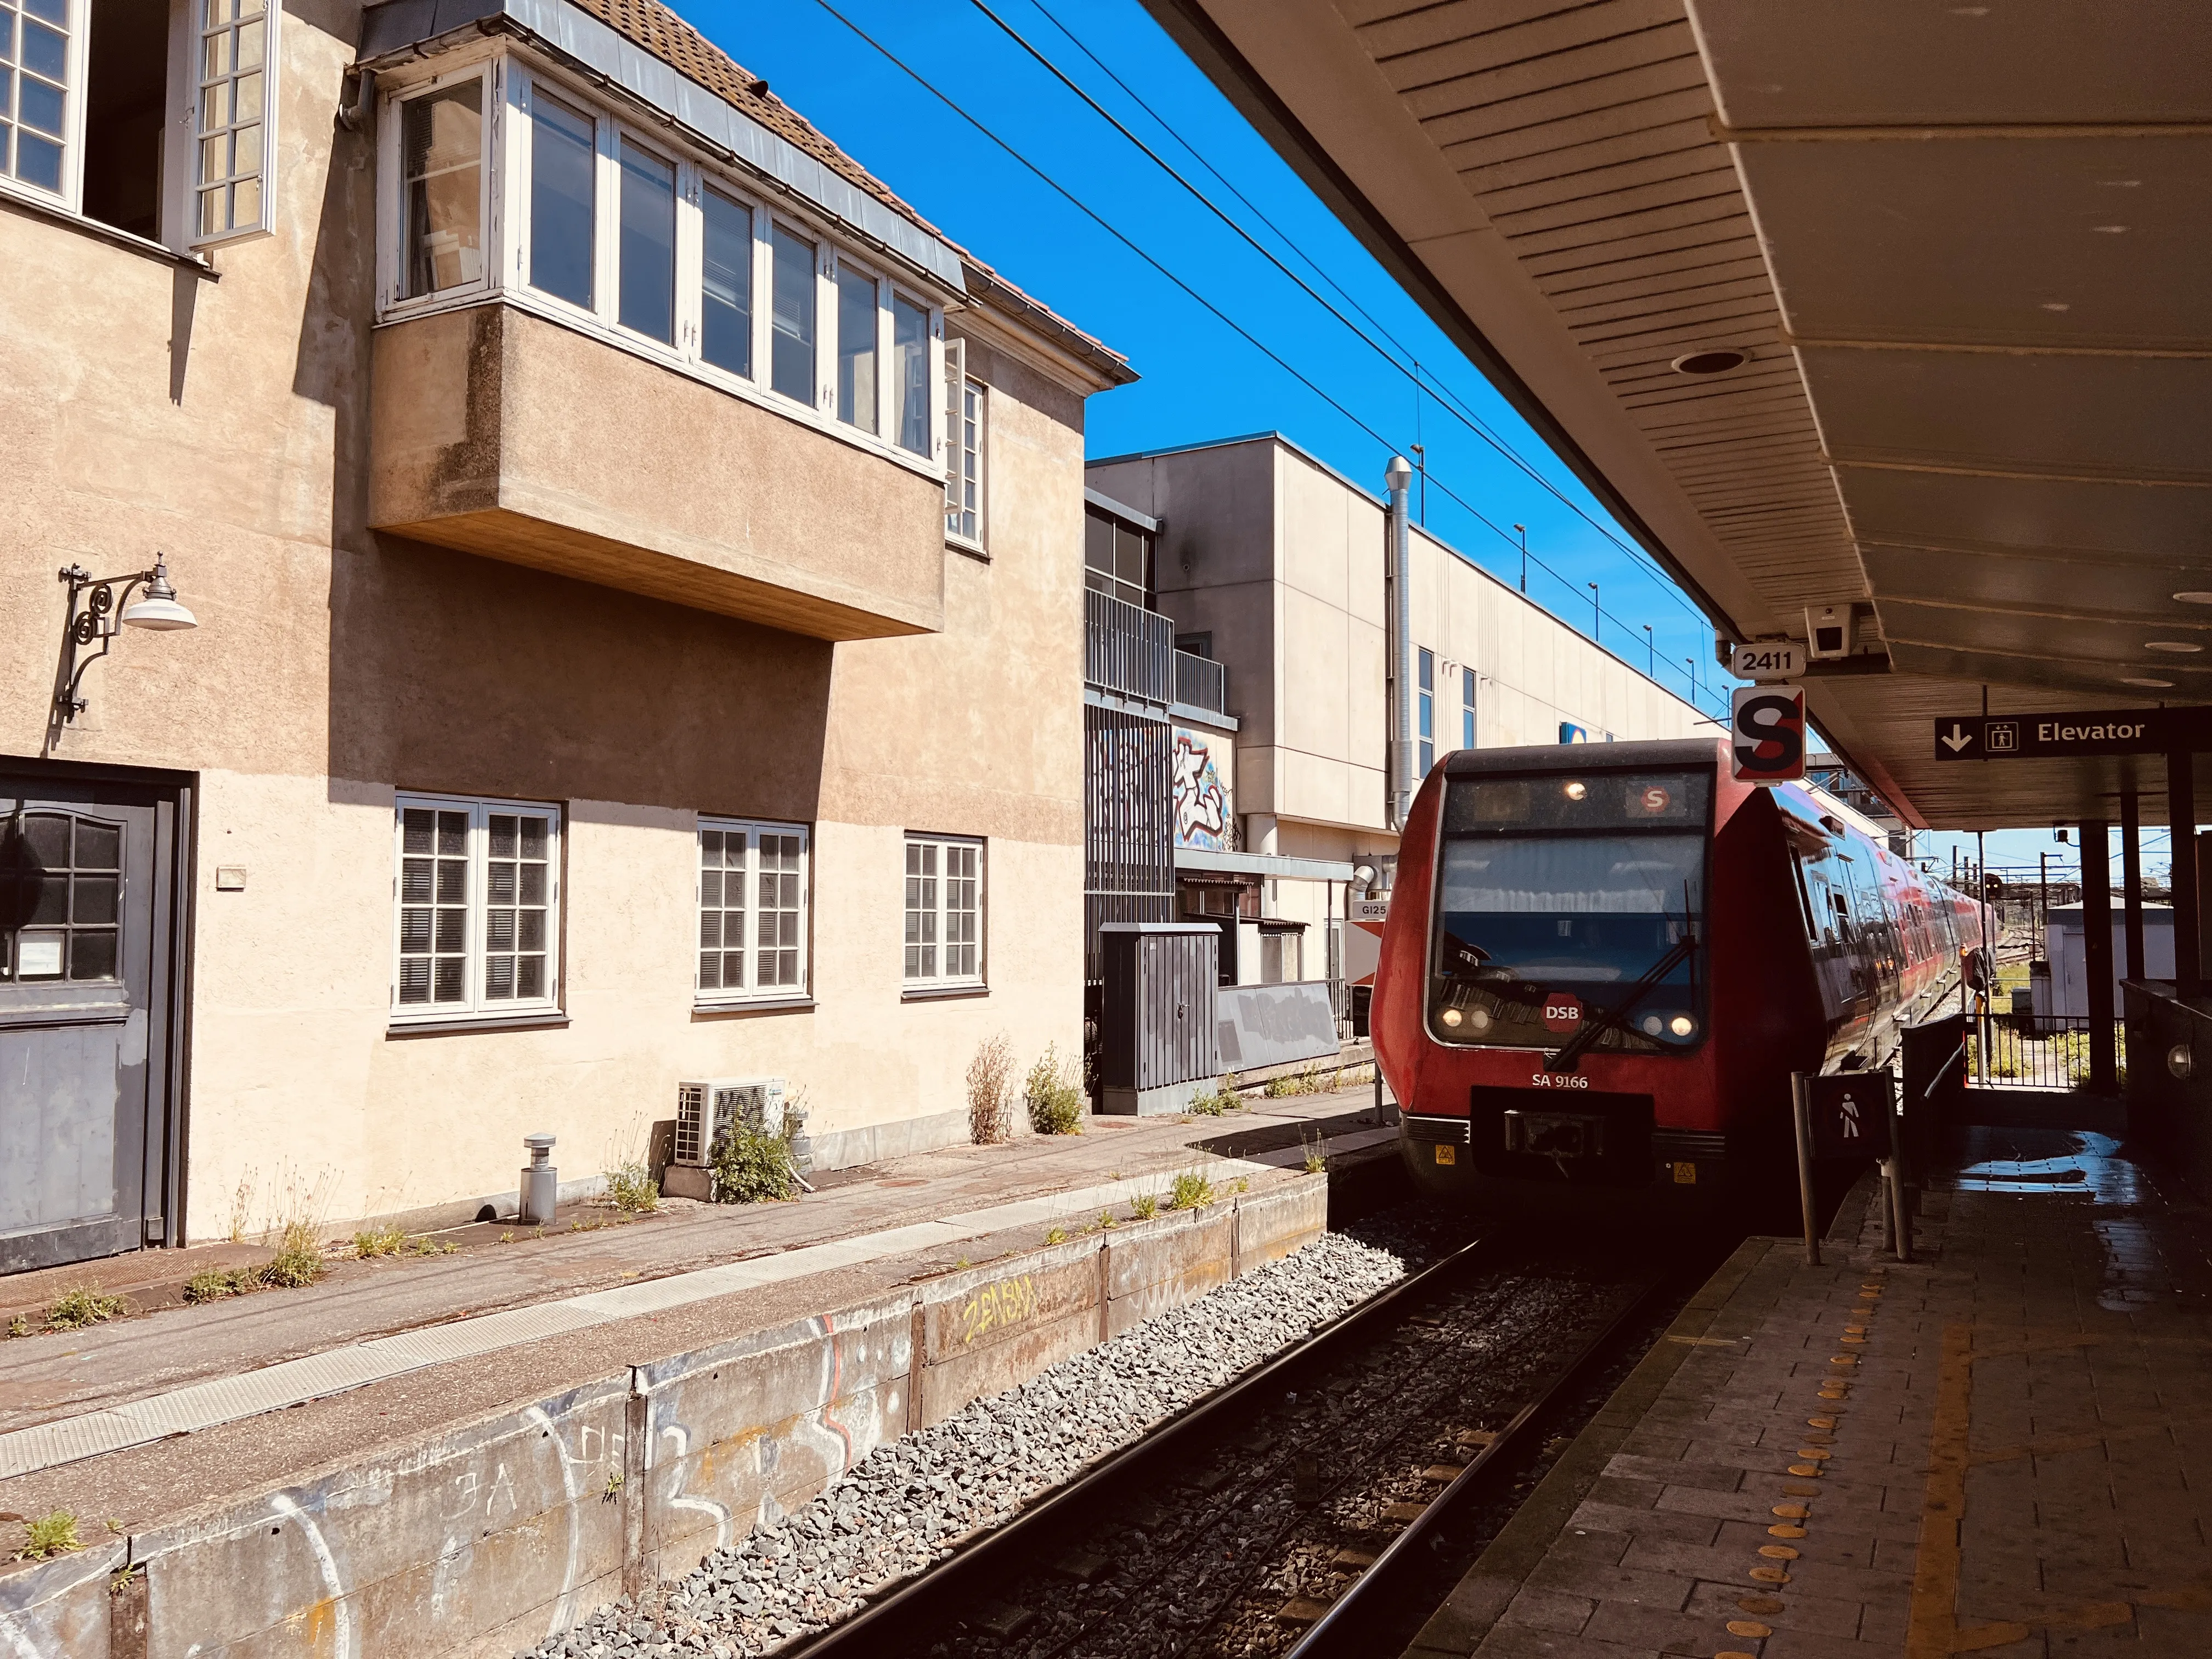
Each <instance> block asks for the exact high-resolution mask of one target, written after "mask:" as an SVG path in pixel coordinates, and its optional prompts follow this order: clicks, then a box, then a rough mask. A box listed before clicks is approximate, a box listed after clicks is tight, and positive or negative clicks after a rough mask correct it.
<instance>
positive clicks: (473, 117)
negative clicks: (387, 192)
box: [399, 80, 483, 299]
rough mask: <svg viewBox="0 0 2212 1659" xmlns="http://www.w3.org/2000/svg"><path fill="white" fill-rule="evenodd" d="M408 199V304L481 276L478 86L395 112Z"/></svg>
mask: <svg viewBox="0 0 2212 1659" xmlns="http://www.w3.org/2000/svg"><path fill="white" fill-rule="evenodd" d="M399 149H400V166H401V169H402V171H403V173H404V175H405V194H406V200H405V202H404V204H403V205H402V209H401V211H402V212H403V214H404V216H405V219H406V223H405V224H404V227H403V228H402V236H403V239H404V244H405V246H404V251H403V253H402V264H403V265H404V269H403V270H402V272H401V275H400V282H401V287H402V291H403V293H404V295H405V297H407V298H409V299H414V298H416V297H418V296H420V295H425V294H435V293H438V292H440V291H441V289H449V288H460V287H464V286H465V285H466V284H468V283H475V282H480V281H482V280H483V82H482V81H480V80H479V81H465V82H461V83H460V84H459V85H458V86H452V87H447V88H443V89H442V90H441V91H438V92H433V93H426V94H423V96H422V97H420V98H410V99H409V100H407V101H406V102H405V103H404V104H402V105H401V106H399Z"/></svg>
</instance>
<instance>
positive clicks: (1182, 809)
mask: <svg viewBox="0 0 2212 1659" xmlns="http://www.w3.org/2000/svg"><path fill="white" fill-rule="evenodd" d="M1175 815H1176V846H1178V847H1198V848H1205V849H1206V850H1207V851H1209V852H1228V851H1231V850H1233V849H1234V848H1235V846H1236V841H1237V823H1236V816H1235V809H1234V808H1233V807H1232V806H1231V804H1230V799H1229V790H1228V788H1227V787H1226V786H1225V785H1224V784H1223V782H1222V781H1221V771H1220V769H1219V768H1218V767H1217V766H1216V765H1215V764H1214V758H1213V751H1212V749H1211V748H1210V747H1209V746H1208V744H1207V743H1206V739H1205V738H1202V737H1200V735H1199V734H1198V733H1197V732H1192V731H1189V730H1187V729H1186V728H1184V727H1182V726H1177V727H1176V734H1175Z"/></svg>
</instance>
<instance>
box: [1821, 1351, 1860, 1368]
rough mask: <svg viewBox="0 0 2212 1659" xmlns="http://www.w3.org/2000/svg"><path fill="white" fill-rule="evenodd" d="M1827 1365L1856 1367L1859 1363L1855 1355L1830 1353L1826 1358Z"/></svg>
mask: <svg viewBox="0 0 2212 1659" xmlns="http://www.w3.org/2000/svg"><path fill="white" fill-rule="evenodd" d="M1828 1363H1829V1364H1831V1365H1856V1364H1858V1363H1859V1357H1858V1356H1857V1354H1855V1353H1832V1354H1830V1355H1829V1356H1828Z"/></svg>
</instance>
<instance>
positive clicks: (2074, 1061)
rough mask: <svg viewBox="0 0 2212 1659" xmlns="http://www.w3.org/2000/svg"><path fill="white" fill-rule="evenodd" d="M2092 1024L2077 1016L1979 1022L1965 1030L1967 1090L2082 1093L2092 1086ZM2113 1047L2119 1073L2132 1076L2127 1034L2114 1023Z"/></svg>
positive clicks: (1993, 1018) (2025, 1016)
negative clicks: (2078, 1090)
mask: <svg viewBox="0 0 2212 1659" xmlns="http://www.w3.org/2000/svg"><path fill="white" fill-rule="evenodd" d="M2089 1030H2090V1022H2089V1020H2088V1019H2087V1018H2086V1017H2083V1016H2081V1015H2075V1014H2032V1015H2031V1014H2023V1015H2021V1016H2019V1017H2018V1018H2011V1019H2008V1018H2005V1017H2003V1016H2002V1015H1992V1016H1991V1017H1990V1018H1987V1019H1984V1020H1980V1021H1978V1022H1976V1023H1975V1024H1972V1025H1970V1026H1968V1028H1967V1030H1966V1085H1967V1086H1968V1087H1969V1088H1992V1089H2081V1088H2086V1087H2087V1086H2088V1082H2089ZM2112 1046H2113V1051H2114V1054H2115V1055H2116V1056H2117V1058H2118V1067H2119V1075H2120V1077H2121V1078H2122V1079H2125V1078H2126V1076H2127V1073H2128V1030H2127V1026H2126V1024H2125V1023H2124V1022H2123V1021H2120V1020H2117V1019H2116V1020H2114V1021H2113V1022H2112Z"/></svg>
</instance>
